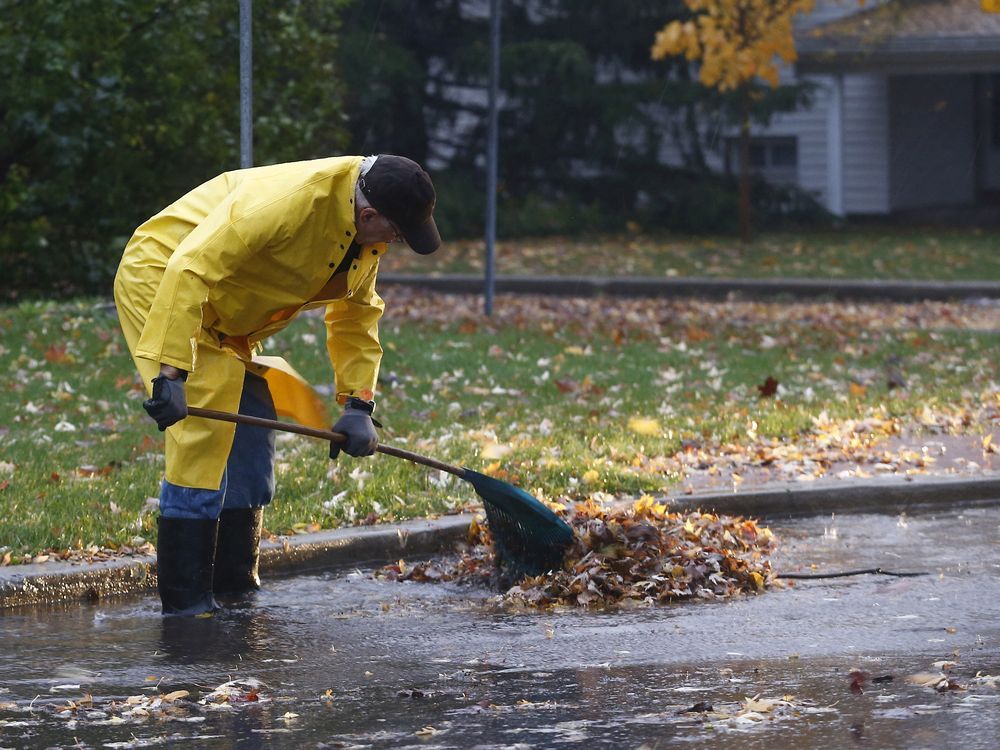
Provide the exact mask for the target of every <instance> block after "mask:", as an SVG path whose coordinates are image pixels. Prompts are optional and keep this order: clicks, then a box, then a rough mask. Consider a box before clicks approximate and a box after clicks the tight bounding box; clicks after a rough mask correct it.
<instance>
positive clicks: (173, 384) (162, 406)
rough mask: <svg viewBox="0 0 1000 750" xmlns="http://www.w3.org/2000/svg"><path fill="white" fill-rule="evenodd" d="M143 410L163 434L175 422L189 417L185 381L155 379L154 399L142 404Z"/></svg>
mask: <svg viewBox="0 0 1000 750" xmlns="http://www.w3.org/2000/svg"><path fill="white" fill-rule="evenodd" d="M142 408H143V409H145V410H146V412H147V413H148V414H149V416H151V417H152V418H153V419H155V420H156V426H157V427H159V428H160V432H163V431H164V430H165V429H167V428H168V427H169V426H170V425H172V424H174V423H175V422H180V421H181V420H182V419H184V417H186V416H187V413H188V409H187V399H186V398H185V397H184V381H183V380H181V379H180V378H177V379H176V380H171V379H170V378H168V377H166V376H165V375H160V376H159V377H158V378H153V397H152V398H149V399H146V400H145V401H143V402H142Z"/></svg>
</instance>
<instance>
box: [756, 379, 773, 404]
mask: <svg viewBox="0 0 1000 750" xmlns="http://www.w3.org/2000/svg"><path fill="white" fill-rule="evenodd" d="M757 390H758V391H760V395H761V398H770V397H771V396H773V395H774V394H775V393H777V392H778V381H777V380H775V379H774V378H773V377H771V376H770V375H769V376H768V378H767V380H765V381H764V383H763V384H762V385H758V386H757Z"/></svg>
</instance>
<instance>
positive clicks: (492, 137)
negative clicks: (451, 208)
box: [485, 0, 500, 315]
mask: <svg viewBox="0 0 1000 750" xmlns="http://www.w3.org/2000/svg"><path fill="white" fill-rule="evenodd" d="M499 88H500V0H490V92H489V132H488V135H487V141H486V280H485V282H486V298H485V311H486V314H487V315H492V314H493V290H494V286H495V283H494V279H493V265H494V263H493V258H494V254H495V252H494V246H495V244H496V238H497V152H498V144H497V142H498V140H499V136H498V130H499V113H498V103H497V98H498V97H497V94H498V90H499Z"/></svg>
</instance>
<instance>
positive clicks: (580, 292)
mask: <svg viewBox="0 0 1000 750" xmlns="http://www.w3.org/2000/svg"><path fill="white" fill-rule="evenodd" d="M379 282H380V283H381V284H399V285H404V286H417V287H421V288H424V289H431V290H434V291H439V292H450V293H456V294H458V293H461V294H478V293H482V292H483V287H484V283H485V282H484V281H483V277H482V276H480V275H474V274H450V275H447V276H431V275H423V274H398V273H396V274H394V273H385V274H381V275H380V276H379ZM495 289H496V291H497V292H511V293H520V294H548V295H560V296H573V297H596V296H599V295H608V296H622V297H700V298H703V299H724V298H726V297H728V296H730V295H739V296H742V297H747V298H751V299H767V298H775V297H777V298H782V297H785V298H792V299H816V298H826V299H835V300H890V301H895V302H922V301H925V300H938V301H949V300H952V301H956V300H971V299H1000V282H989V281H984V282H978V281H968V282H949V283H937V282H933V281H866V280H833V279H730V278H720V279H715V278H680V277H678V278H648V277H627V276H622V277H615V278H599V277H591V276H551V277H545V276H500V277H497V278H496V279H495Z"/></svg>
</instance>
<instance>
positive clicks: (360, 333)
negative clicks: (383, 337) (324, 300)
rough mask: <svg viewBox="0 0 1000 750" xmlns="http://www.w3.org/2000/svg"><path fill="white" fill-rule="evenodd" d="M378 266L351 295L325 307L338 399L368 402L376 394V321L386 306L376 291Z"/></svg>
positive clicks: (378, 358)
mask: <svg viewBox="0 0 1000 750" xmlns="http://www.w3.org/2000/svg"><path fill="white" fill-rule="evenodd" d="M377 269H378V266H377V264H376V266H375V267H374V268H373V269H372V271H371V273H369V274H368V276H367V278H366V279H365V280H364V281H362V283H361V284H360V285H359V286H358V288H357V289H356V290H355V291H354V293H353V294H352V295H351V296H350V297H348V298H346V299H342V300H336V301H335V302H331V303H330V304H329V305H327V308H326V315H325V318H324V320H325V321H326V342H327V349H328V350H329V352H330V362H331V364H333V372H334V375H335V377H336V394H337V397H338V399H342V398H343V397H345V396H358V397H359V398H363V399H365V400H369V401H370V400H371V399H372V398H373V397H374V394H375V383H376V381H377V380H378V370H379V364H380V363H381V361H382V345H381V344H380V343H379V338H378V321H379V319H380V318H381V317H382V312H383V310H384V309H385V303H384V302H383V301H382V298H381V297H380V296H379V295H378V293H377V292H376V291H375V277H376V275H377Z"/></svg>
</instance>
